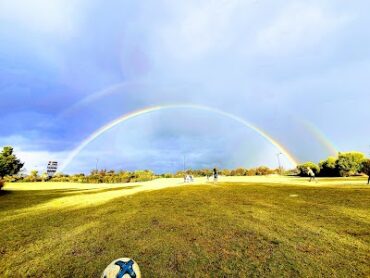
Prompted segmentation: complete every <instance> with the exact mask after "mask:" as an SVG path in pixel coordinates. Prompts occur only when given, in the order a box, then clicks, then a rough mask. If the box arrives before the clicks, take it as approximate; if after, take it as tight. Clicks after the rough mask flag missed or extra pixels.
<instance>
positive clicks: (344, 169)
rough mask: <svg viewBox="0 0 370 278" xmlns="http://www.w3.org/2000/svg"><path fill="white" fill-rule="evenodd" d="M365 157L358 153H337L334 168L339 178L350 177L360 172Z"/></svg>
mask: <svg viewBox="0 0 370 278" xmlns="http://www.w3.org/2000/svg"><path fill="white" fill-rule="evenodd" d="M364 159H365V155H364V154H363V153H360V152H346V153H339V156H338V160H337V162H336V166H337V168H338V170H339V175H340V176H342V177H343V176H346V177H348V176H351V175H355V174H357V173H359V172H360V170H361V167H362V162H363V161H364Z"/></svg>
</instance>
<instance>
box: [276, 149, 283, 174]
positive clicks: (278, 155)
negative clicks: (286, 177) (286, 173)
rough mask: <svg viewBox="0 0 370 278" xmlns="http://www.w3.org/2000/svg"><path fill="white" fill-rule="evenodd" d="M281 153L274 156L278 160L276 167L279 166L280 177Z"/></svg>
mask: <svg viewBox="0 0 370 278" xmlns="http://www.w3.org/2000/svg"><path fill="white" fill-rule="evenodd" d="M282 154H283V153H281V152H280V153H277V154H276V157H277V160H278V165H279V174H280V175H281V170H282V167H281V161H280V155H282Z"/></svg>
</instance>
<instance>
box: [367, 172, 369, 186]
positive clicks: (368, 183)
mask: <svg viewBox="0 0 370 278" xmlns="http://www.w3.org/2000/svg"><path fill="white" fill-rule="evenodd" d="M367 184H370V174H369V177H368V178H367Z"/></svg>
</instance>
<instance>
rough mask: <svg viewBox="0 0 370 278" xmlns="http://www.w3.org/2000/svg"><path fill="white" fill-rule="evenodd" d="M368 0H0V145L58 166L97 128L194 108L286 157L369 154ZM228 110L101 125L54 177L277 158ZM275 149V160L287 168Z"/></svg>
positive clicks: (30, 163)
mask: <svg viewBox="0 0 370 278" xmlns="http://www.w3.org/2000/svg"><path fill="white" fill-rule="evenodd" d="M369 10H370V2H369V1H365V0H362V1H360V0H359V1H356V0H354V1H341V0H339V1H338V0H330V1H329V0H328V1H325V0H320V1H298V0H295V1H289V0H284V1H279V0H244V1H241V0H240V1H237V0H228V1H226V0H219V1H189V0H187V1H169V0H158V1H121V0H117V1H102V0H100V1H98V0H74V1H67V0H0V97H1V99H0V119H1V121H0V146H4V145H12V146H14V147H15V149H16V151H17V154H18V156H19V157H20V158H21V159H22V160H23V161H25V162H26V165H25V167H26V169H27V170H31V169H39V170H41V171H42V170H45V167H46V163H47V161H48V160H57V161H59V162H60V163H63V161H65V160H66V158H67V157H68V155H69V154H70V153H71V152H72V151H73V150H74V149H75V148H77V147H78V146H79V145H80V144H81V142H84V140H85V139H86V138H88V137H89V136H90V135H91V134H93V133H94V132H95V131H96V130H98V129H99V128H102V127H104V126H105V125H107V124H108V123H110V122H111V121H113V120H115V119H117V118H119V117H121V116H122V115H125V114H128V113H132V112H134V111H138V110H143V109H145V108H148V107H152V106H158V105H173V104H176V105H181V104H186V105H201V106H204V107H210V108H214V109H218V110H221V111H224V112H225V113H229V114H232V115H234V116H236V117H239V118H242V119H244V120H245V121H247V122H248V123H250V124H252V125H253V126H255V127H257V128H258V129H261V130H263V131H264V132H266V133H268V134H269V136H270V137H271V138H272V139H273V140H275V141H276V142H278V143H279V144H280V145H281V146H284V148H285V149H286V150H287V151H288V152H289V153H290V154H291V155H292V156H293V157H295V159H296V161H298V162H300V161H306V160H313V161H318V160H320V159H323V158H325V157H326V156H328V155H331V154H333V153H335V151H336V150H337V151H351V150H358V151H363V152H366V153H369V152H370V149H369V148H370V141H369V138H370V126H369V120H370V93H369V88H370V78H369V76H370V29H369V26H370V17H369V16H368V11H369ZM280 151H281V149H279V148H277V147H276V146H274V145H273V144H271V140H266V138H264V137H263V136H261V134H259V133H258V132H256V131H255V130H253V129H251V128H248V127H246V126H244V125H242V124H240V122H237V121H235V120H233V119H232V118H230V117H225V116H223V115H221V114H217V113H213V112H211V111H207V110H202V109H196V108H186V107H183V108H178V109H163V110H158V111H155V112H152V113H146V114H142V115H139V116H137V117H134V118H131V119H130V120H127V121H123V122H121V123H120V124H117V125H115V126H113V127H112V128H111V129H109V130H108V131H107V132H105V133H103V134H102V135H100V136H99V137H97V138H96V139H95V140H93V141H92V142H91V143H90V144H87V145H86V146H85V147H84V148H83V149H82V150H81V151H80V152H78V153H77V154H76V156H75V157H74V158H73V159H72V160H71V162H70V163H69V164H68V165H66V168H65V172H69V173H73V172H88V171H89V170H91V169H93V168H95V167H96V165H98V168H109V169H110V168H114V169H130V170H133V169H143V168H150V169H153V170H155V171H157V172H165V171H175V170H179V169H181V168H182V167H183V157H184V155H185V157H186V166H187V167H192V168H200V167H215V166H216V167H220V168H223V167H238V166H244V167H252V166H257V165H268V166H271V167H276V166H277V153H279V152H280ZM287 156H288V153H283V154H282V155H281V160H282V163H283V164H284V166H285V167H291V166H292V163H291V161H290V160H289V159H288V157H287Z"/></svg>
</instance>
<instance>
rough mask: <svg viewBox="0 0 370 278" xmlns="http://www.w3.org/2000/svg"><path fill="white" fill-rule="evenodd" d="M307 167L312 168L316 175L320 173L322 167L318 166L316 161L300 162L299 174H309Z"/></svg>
mask: <svg viewBox="0 0 370 278" xmlns="http://www.w3.org/2000/svg"><path fill="white" fill-rule="evenodd" d="M307 168H311V170H312V171H313V172H314V173H315V175H317V174H318V173H320V167H319V166H317V165H316V164H315V163H313V162H311V161H308V162H305V163H302V164H299V165H298V166H297V169H298V172H299V175H300V176H302V177H304V176H308V171H307Z"/></svg>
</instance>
